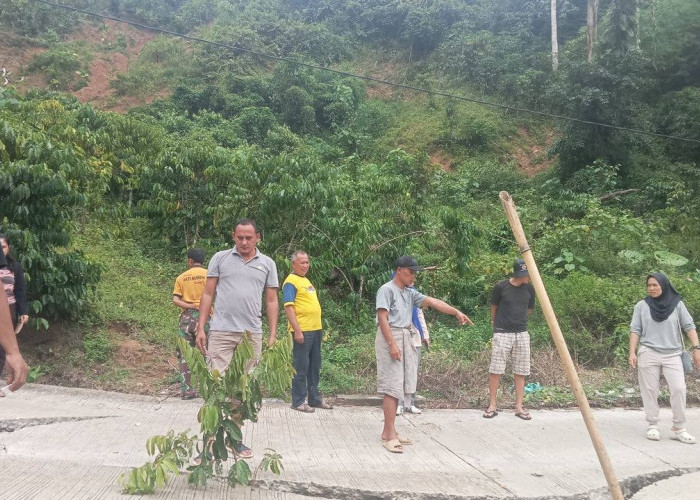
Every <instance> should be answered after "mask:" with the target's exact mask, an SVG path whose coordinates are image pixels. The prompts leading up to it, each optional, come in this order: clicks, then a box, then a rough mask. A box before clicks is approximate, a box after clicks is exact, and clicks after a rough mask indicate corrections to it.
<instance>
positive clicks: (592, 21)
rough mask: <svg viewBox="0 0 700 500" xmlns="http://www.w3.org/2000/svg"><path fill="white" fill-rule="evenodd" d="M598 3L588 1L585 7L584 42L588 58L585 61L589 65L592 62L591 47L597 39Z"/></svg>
mask: <svg viewBox="0 0 700 500" xmlns="http://www.w3.org/2000/svg"><path fill="white" fill-rule="evenodd" d="M598 1H599V0H588V4H587V6H586V42H587V44H588V58H587V59H586V60H587V61H588V62H589V63H590V62H591V61H593V47H594V46H595V43H596V39H597V38H598Z"/></svg>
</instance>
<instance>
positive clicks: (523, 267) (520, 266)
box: [513, 259, 530, 278]
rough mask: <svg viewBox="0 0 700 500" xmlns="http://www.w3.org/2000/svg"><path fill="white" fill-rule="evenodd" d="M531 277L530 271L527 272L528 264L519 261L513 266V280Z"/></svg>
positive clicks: (521, 260)
mask: <svg viewBox="0 0 700 500" xmlns="http://www.w3.org/2000/svg"><path fill="white" fill-rule="evenodd" d="M523 276H530V271H528V270H527V264H525V261H524V260H523V259H518V260H516V261H515V263H514V264H513V278H522V277H523Z"/></svg>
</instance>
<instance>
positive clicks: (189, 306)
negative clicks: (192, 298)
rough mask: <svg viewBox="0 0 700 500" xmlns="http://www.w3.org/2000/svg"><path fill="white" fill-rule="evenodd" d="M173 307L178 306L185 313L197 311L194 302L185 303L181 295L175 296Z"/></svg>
mask: <svg viewBox="0 0 700 500" xmlns="http://www.w3.org/2000/svg"><path fill="white" fill-rule="evenodd" d="M173 305H176V306H177V307H179V308H180V309H182V310H183V311H187V310H188V309H196V307H194V304H193V303H192V302H185V301H184V300H182V297H180V296H179V295H173Z"/></svg>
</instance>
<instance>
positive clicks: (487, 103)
mask: <svg viewBox="0 0 700 500" xmlns="http://www.w3.org/2000/svg"><path fill="white" fill-rule="evenodd" d="M35 1H36V2H39V3H43V4H46V5H50V6H53V7H58V8H61V9H67V10H71V11H74V12H79V13H81V14H87V15H89V16H94V17H98V18H101V19H108V20H110V21H115V22H118V23H123V24H128V25H131V26H135V27H138V28H141V29H145V30H149V31H154V32H157V33H163V34H166V35H171V36H175V37H179V38H182V39H184V40H190V41H193V42H198V43H205V44H209V45H213V46H215V47H221V48H225V49H229V50H238V51H241V52H246V53H248V54H252V55H254V56H258V57H262V58H266V59H271V60H275V61H282V62H286V63H289V64H294V65H297V66H303V67H306V68H310V69H313V70H317V71H327V72H330V73H335V74H336V75H341V76H345V77H348V78H357V79H360V80H365V81H369V82H373V83H378V84H381V85H388V86H391V87H396V88H400V89H405V90H411V91H413V92H420V93H423V94H429V95H435V96H440V97H445V98H448V99H455V100H458V101H465V102H471V103H474V104H480V105H482V106H491V107H494V108H500V109H505V110H509V111H517V112H520V113H529V114H534V115H539V116H545V117H547V118H553V119H556V120H564V121H570V122H575V123H581V124H585V125H595V126H598V127H604V128H610V129H615V130H622V131H625V132H632V133H636V134H643V135H650V136H654V137H660V138H664V139H672V140H677V141H684V142H692V143H696V144H700V139H691V138H688V137H680V136H676V135H668V134H660V133H657V132H649V131H646V130H640V129H634V128H629V127H622V126H619V125H611V124H609V123H601V122H595V121H592V120H582V119H580V118H573V117H571V116H564V115H558V114H554V113H548V112H546V111H537V110H534V109H527V108H522V107H518V106H509V105H507V104H500V103H496V102H490V101H483V100H480V99H474V98H471V97H465V96H462V95H457V94H450V93H448V92H443V91H440V90H429V89H423V88H420V87H413V86H411V85H405V84H402V83H396V82H390V81H387V80H382V79H380V78H373V77H371V76H364V75H358V74H356V73H350V72H347V71H341V70H337V69H333V68H327V67H325V66H319V65H317V64H311V63H306V62H303V61H297V60H295V59H290V58H288V57H283V56H276V55H273V54H266V53H263V52H258V51H255V50H251V49H246V48H245V47H239V46H237V45H229V44H225V43H221V42H215V41H213V40H206V39H204V38H198V37H195V36H191V35H185V34H183V33H177V32H175V31H170V30H166V29H163V28H158V27H156V26H148V25H145V24H141V23H137V22H135V21H129V20H126V19H121V18H118V17H114V16H108V15H106V14H98V13H97V12H92V11H89V10H85V9H81V8H78V7H73V6H70V5H63V4H59V3H56V2H51V1H49V0H35Z"/></svg>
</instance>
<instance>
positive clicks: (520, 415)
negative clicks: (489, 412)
mask: <svg viewBox="0 0 700 500" xmlns="http://www.w3.org/2000/svg"><path fill="white" fill-rule="evenodd" d="M515 416H516V417H518V418H519V419H521V420H532V417H531V416H530V414H529V413H528V412H526V411H519V412H518V413H516V414H515Z"/></svg>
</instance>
